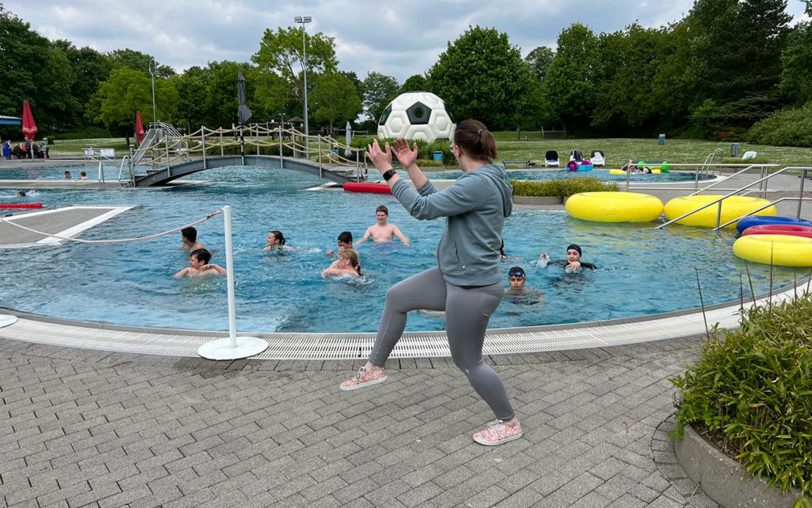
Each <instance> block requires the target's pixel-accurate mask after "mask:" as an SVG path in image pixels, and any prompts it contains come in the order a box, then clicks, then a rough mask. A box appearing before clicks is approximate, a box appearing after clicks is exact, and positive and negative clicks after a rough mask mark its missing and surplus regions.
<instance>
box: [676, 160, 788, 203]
mask: <svg viewBox="0 0 812 508" xmlns="http://www.w3.org/2000/svg"><path fill="white" fill-rule="evenodd" d="M762 166H766V167H778V164H751V165H750V166H747V167H746V168H744V169H742V170H741V171H737V172H735V173H733V174H732V175H730V176H728V177H727V178H728V179H730V178H733V177H734V176H739V175H741V174H742V173H744V172H746V171H749V170H750V169H752V168H756V167H762ZM722 182H724V180H719V181H717V182H713V183H712V184H710V185H707V186H705V187H703V188H701V189H699V190H695V191H694V192H692V193H691V194H688V195H689V196H695V195H697V194H699V193H701V192H705V191H706V190H708V189H710V188H711V187H716V186H717V185H719V184H720V183H722Z"/></svg>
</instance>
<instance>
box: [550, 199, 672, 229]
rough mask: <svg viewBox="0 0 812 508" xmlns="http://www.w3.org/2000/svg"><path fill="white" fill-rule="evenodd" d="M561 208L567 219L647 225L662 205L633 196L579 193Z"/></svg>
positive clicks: (655, 218)
mask: <svg viewBox="0 0 812 508" xmlns="http://www.w3.org/2000/svg"><path fill="white" fill-rule="evenodd" d="M564 208H565V209H566V210H567V213H568V214H570V216H571V217H575V218H576V219H582V220H589V221H593V222H651V221H653V220H657V218H658V217H659V216H660V215H661V214H662V213H663V202H662V201H660V199H659V198H658V197H656V196H652V195H650V194H639V193H637V192H581V193H580V194H574V195H572V196H570V197H569V198H568V199H567V203H566V204H565V205H564Z"/></svg>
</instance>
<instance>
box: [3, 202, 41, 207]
mask: <svg viewBox="0 0 812 508" xmlns="http://www.w3.org/2000/svg"><path fill="white" fill-rule="evenodd" d="M0 208H42V203H0Z"/></svg>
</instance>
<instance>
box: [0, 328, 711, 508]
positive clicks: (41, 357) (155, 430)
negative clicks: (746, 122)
mask: <svg viewBox="0 0 812 508" xmlns="http://www.w3.org/2000/svg"><path fill="white" fill-rule="evenodd" d="M698 349H699V342H698V340H695V339H685V340H674V341H666V342H658V343H651V344H640V345H634V346H619V347H613V348H599V349H591V350H584V351H574V352H563V353H535V354H524V355H510V356H494V357H491V358H490V359H489V361H490V362H491V363H492V364H494V365H495V368H496V369H497V371H498V372H499V374H500V376H502V379H503V380H504V381H505V383H506V385H507V389H508V392H509V393H510V395H511V397H512V400H513V403H514V405H515V408H516V410H517V414H518V415H519V416H520V418H521V419H522V422H523V426H524V430H525V436H524V438H523V439H521V440H518V441H515V442H513V443H509V444H507V445H505V446H502V447H498V448H495V449H491V448H486V447H482V446H479V445H477V444H475V443H474V442H473V441H472V440H471V438H470V434H471V433H473V432H474V431H476V430H478V429H479V427H481V426H482V425H483V424H484V423H485V422H486V421H488V420H490V419H491V418H492V414H491V413H490V411H489V410H488V408H487V406H486V405H485V404H484V403H483V402H482V401H481V400H480V399H479V397H477V396H476V395H475V394H474V393H473V391H472V389H471V388H470V386H469V385H468V383H467V381H466V379H465V376H463V375H462V374H461V373H460V372H459V371H458V370H457V369H456V368H455V367H454V366H453V365H451V363H450V362H449V360H447V359H423V360H396V361H392V362H390V365H389V367H390V369H391V373H390V378H389V380H387V381H386V383H384V384H382V385H378V386H376V387H372V388H369V389H365V390H359V391H356V392H350V393H343V392H340V391H339V390H338V389H337V386H336V385H337V383H338V382H340V381H341V380H343V379H344V378H346V377H347V376H348V375H350V373H351V372H352V369H354V368H355V367H356V362H353V361H346V362H329V361H328V362H304V361H302V362H296V361H257V360H250V361H248V360H242V361H235V362H225V363H214V362H210V361H207V360H202V359H192V358H182V359H178V358H170V357H153V356H139V355H132V354H120V353H105V352H96V351H87V350H79V349H69V348H60V347H54V346H43V345H34V344H26V343H22V342H16V341H7V340H1V339H0V395H1V396H2V404H0V429H2V435H3V440H2V443H0V451H2V453H3V456H4V460H3V461H2V463H0V504H3V505H4V506H15V505H22V506H86V505H87V506H125V505H129V506H159V505H164V506H271V505H275V506H341V505H350V504H351V505H352V506H451V505H455V506H456V505H461V506H530V505H537V506H616V507H624V508H625V507H637V506H640V507H642V506H714V504H713V503H712V501H710V500H709V499H708V498H707V497H705V496H704V494H703V493H702V491H701V490H699V489H698V490H695V485H694V484H693V483H692V482H690V480H687V479H685V478H684V474H682V473H681V470H680V468H679V467H678V466H675V465H674V459H673V454H672V453H671V452H670V449H671V448H670V443H669V442H668V440H667V437H666V436H665V434H664V432H665V431H666V430H667V428H668V425H670V424H669V423H668V422H667V419H668V416H669V415H670V414H671V413H672V411H673V407H672V402H673V401H672V397H673V394H674V389H673V387H672V385H671V383H670V382H669V378H671V377H672V376H674V375H677V374H679V373H681V372H682V371H683V370H684V368H685V365H686V363H687V362H689V361H691V360H692V359H694V358H695V356H696V354H697V351H698ZM663 422H666V423H665V424H664V423H663Z"/></svg>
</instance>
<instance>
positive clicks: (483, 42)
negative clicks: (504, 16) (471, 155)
mask: <svg viewBox="0 0 812 508" xmlns="http://www.w3.org/2000/svg"><path fill="white" fill-rule="evenodd" d="M428 76H429V77H428V81H429V83H430V88H431V89H432V91H433V92H434V93H436V94H437V95H439V96H440V97H442V98H443V100H444V101H445V102H446V105H447V106H448V107H449V109H450V110H451V111H452V112H453V113H454V116H455V117H456V118H458V119H464V118H476V119H479V120H482V121H483V122H485V124H486V125H488V127H490V128H491V129H507V128H511V129H512V128H514V127H516V126H518V125H519V124H520V123H521V122H522V118H523V117H524V115H525V113H526V112H525V108H526V106H527V103H528V101H529V96H530V92H531V85H532V83H533V75H532V72H531V70H530V66H529V65H528V64H527V62H525V61H524V60H523V59H522V56H521V53H520V51H519V48H518V47H516V46H512V45H511V44H510V41H509V40H508V36H507V34H505V33H499V32H498V31H496V30H495V29H493V28H481V27H478V26H477V27H469V28H468V30H466V32H465V33H464V34H462V35H461V36H460V37H459V38H458V39H457V40H456V41H454V42H453V43H451V44H449V45H448V47H447V48H446V50H445V51H444V52H443V53H441V54H440V57H439V58H438V60H437V62H436V63H435V64H434V66H432V68H431V69H430V70H429V73H428Z"/></svg>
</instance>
